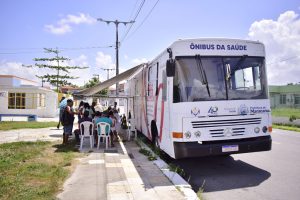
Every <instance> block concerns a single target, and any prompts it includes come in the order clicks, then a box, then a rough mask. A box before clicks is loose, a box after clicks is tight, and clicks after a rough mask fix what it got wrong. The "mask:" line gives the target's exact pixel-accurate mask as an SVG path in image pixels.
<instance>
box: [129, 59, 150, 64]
mask: <svg viewBox="0 0 300 200" xmlns="http://www.w3.org/2000/svg"><path fill="white" fill-rule="evenodd" d="M146 62H148V60H147V59H146V58H135V59H133V60H132V61H131V63H132V64H133V66H137V65H139V64H142V63H146Z"/></svg>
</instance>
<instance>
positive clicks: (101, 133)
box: [97, 122, 110, 149]
mask: <svg viewBox="0 0 300 200" xmlns="http://www.w3.org/2000/svg"><path fill="white" fill-rule="evenodd" d="M106 127H108V134H106ZM97 132H98V146H97V148H98V149H99V146H100V138H103V142H104V140H105V142H106V149H107V148H108V142H109V141H110V134H109V133H110V124H109V123H106V122H99V123H98V124H97Z"/></svg>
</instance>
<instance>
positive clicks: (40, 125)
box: [0, 121, 58, 131]
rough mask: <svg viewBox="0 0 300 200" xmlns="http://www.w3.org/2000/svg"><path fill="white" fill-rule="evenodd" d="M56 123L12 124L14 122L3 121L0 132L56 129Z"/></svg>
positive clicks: (0, 124)
mask: <svg viewBox="0 0 300 200" xmlns="http://www.w3.org/2000/svg"><path fill="white" fill-rule="evenodd" d="M57 123H58V122H14V121H12V122H11V121H9V122H8V121H5V122H0V130H2V131H7V130H14V129H24V128H26V129H27V128H34V129H35V128H47V127H56V125H57Z"/></svg>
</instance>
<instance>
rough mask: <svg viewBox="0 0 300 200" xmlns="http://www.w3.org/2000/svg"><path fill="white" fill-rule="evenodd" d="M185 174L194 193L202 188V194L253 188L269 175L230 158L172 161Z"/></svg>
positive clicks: (262, 170) (218, 157)
mask: <svg viewBox="0 0 300 200" xmlns="http://www.w3.org/2000/svg"><path fill="white" fill-rule="evenodd" d="M172 163H173V164H175V165H178V166H180V167H181V168H182V169H183V170H184V172H185V173H186V177H185V179H186V180H188V179H189V183H190V184H191V185H192V188H193V190H194V191H196V192H197V191H198V190H199V188H200V187H202V186H203V188H204V192H213V191H222V190H231V189H237V188H245V187H253V186H257V185H259V184H261V183H262V182H264V181H265V180H267V179H268V178H269V177H270V176H271V174H270V173H269V172H268V171H266V170H264V169H260V168H258V167H255V166H253V165H250V164H248V163H246V162H243V161H241V160H234V159H233V157H231V156H225V157H224V156H216V157H204V158H189V159H180V160H173V161H172Z"/></svg>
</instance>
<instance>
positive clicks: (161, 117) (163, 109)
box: [159, 100, 165, 142]
mask: <svg viewBox="0 0 300 200" xmlns="http://www.w3.org/2000/svg"><path fill="white" fill-rule="evenodd" d="M164 113H165V102H164V101H163V100H162V101H161V113H160V127H159V132H160V134H159V142H161V138H162V133H163V132H162V129H163V126H164Z"/></svg>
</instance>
